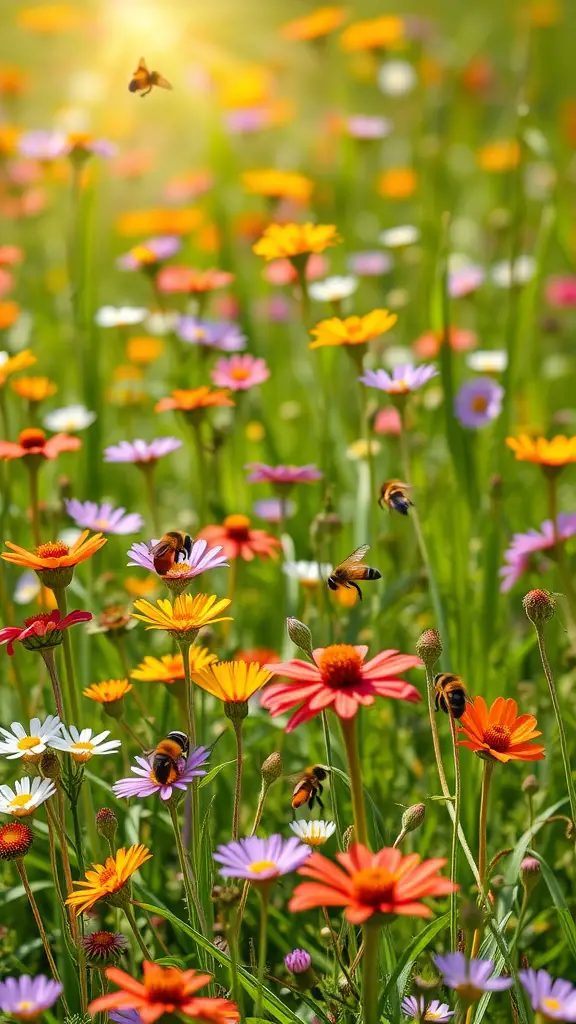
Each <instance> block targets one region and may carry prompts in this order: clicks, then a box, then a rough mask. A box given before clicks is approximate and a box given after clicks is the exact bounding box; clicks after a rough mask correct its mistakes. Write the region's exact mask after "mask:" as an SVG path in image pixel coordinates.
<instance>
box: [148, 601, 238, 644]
mask: <svg viewBox="0 0 576 1024" xmlns="http://www.w3.org/2000/svg"><path fill="white" fill-rule="evenodd" d="M229 604H230V601H229V599H228V598H227V597H224V598H222V599H221V600H218V598H217V597H216V595H215V594H211V595H210V596H208V594H197V595H196V597H192V596H191V595H190V594H180V595H179V596H178V597H177V598H176V600H175V601H174V604H172V603H171V602H170V601H168V600H167V599H166V598H159V599H158V601H157V602H156V605H153V604H151V603H150V601H135V602H134V607H135V608H136V609H137V611H139V612H140V613H141V614H140V615H136V613H135V612H133V613H132V614H133V615H134V618H135V619H140V621H141V622H145V623H146V628H147V629H165V630H166V631H167V632H168V633H170V635H171V636H174V637H175V638H176V639H187V638H191V637H193V636H195V635H196V633H197V632H198V630H199V629H201V628H202V626H210V625H212V623H214V622H223V621H224V620H228V619H230V618H231V616H230V615H220V612H223V611H225V609H226V608H228V606H229Z"/></svg>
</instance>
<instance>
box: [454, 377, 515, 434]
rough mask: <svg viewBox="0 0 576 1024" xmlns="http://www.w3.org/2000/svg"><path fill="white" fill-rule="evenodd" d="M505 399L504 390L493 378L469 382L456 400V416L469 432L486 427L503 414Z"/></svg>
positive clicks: (476, 379)
mask: <svg viewBox="0 0 576 1024" xmlns="http://www.w3.org/2000/svg"><path fill="white" fill-rule="evenodd" d="M503 398H504V388H502V387H500V385H499V384H497V383H496V381H495V380H492V378H491V377H476V378H475V379H474V380H467V381H465V382H464V383H463V384H462V385H461V386H460V389H459V391H458V393H457V395H456V398H455V400H454V415H455V416H456V419H457V420H459V422H460V423H461V424H462V426H463V427H467V428H468V429H469V430H475V429H477V428H478V427H486V426H488V424H489V423H492V422H493V420H495V419H496V418H497V417H498V416H499V415H500V413H501V412H502V399H503Z"/></svg>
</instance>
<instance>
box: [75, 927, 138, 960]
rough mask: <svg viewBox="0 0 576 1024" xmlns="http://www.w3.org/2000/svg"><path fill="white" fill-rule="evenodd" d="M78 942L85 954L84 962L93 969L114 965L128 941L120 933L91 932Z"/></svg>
mask: <svg viewBox="0 0 576 1024" xmlns="http://www.w3.org/2000/svg"><path fill="white" fill-rule="evenodd" d="M80 942H81V943H82V946H83V948H84V951H85V953H86V960H87V962H88V963H89V964H91V965H93V966H94V967H106V966H108V964H115V963H116V962H117V961H118V960H119V959H120V957H121V956H122V954H123V953H124V952H125V950H126V948H127V946H128V939H126V938H124V936H123V935H122V934H120V932H105V931H97V932H92V934H91V935H84V936H83V937H82V938H81V939H80Z"/></svg>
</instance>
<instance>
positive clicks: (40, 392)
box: [0, 368, 58, 402]
mask: <svg viewBox="0 0 576 1024" xmlns="http://www.w3.org/2000/svg"><path fill="white" fill-rule="evenodd" d="M0 372H1V368H0ZM10 386H11V388H12V390H13V391H15V392H16V394H17V395H20V398H25V399H26V400H27V401H28V402H43V401H44V399H45V398H50V397H51V396H52V395H55V394H56V392H57V390H58V385H57V384H54V382H53V381H51V380H48V377H19V378H18V380H13V381H12V382H11V385H10Z"/></svg>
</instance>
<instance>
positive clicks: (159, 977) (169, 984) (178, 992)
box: [145, 970, 185, 1006]
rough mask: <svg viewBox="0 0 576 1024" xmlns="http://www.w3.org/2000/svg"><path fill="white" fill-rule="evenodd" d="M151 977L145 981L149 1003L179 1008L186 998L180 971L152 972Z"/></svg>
mask: <svg viewBox="0 0 576 1024" xmlns="http://www.w3.org/2000/svg"><path fill="white" fill-rule="evenodd" d="M150 975H151V976H150ZM150 975H149V976H148V977H147V978H146V981H145V985H146V992H147V996H148V1001H149V1003H164V1004H165V1005H170V1004H173V1005H175V1006H178V1005H179V1004H180V1003H181V1002H182V1000H183V999H184V998H185V994H184V992H183V986H182V979H181V976H180V972H179V971H175V970H164V971H158V972H156V971H151V972H150Z"/></svg>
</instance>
